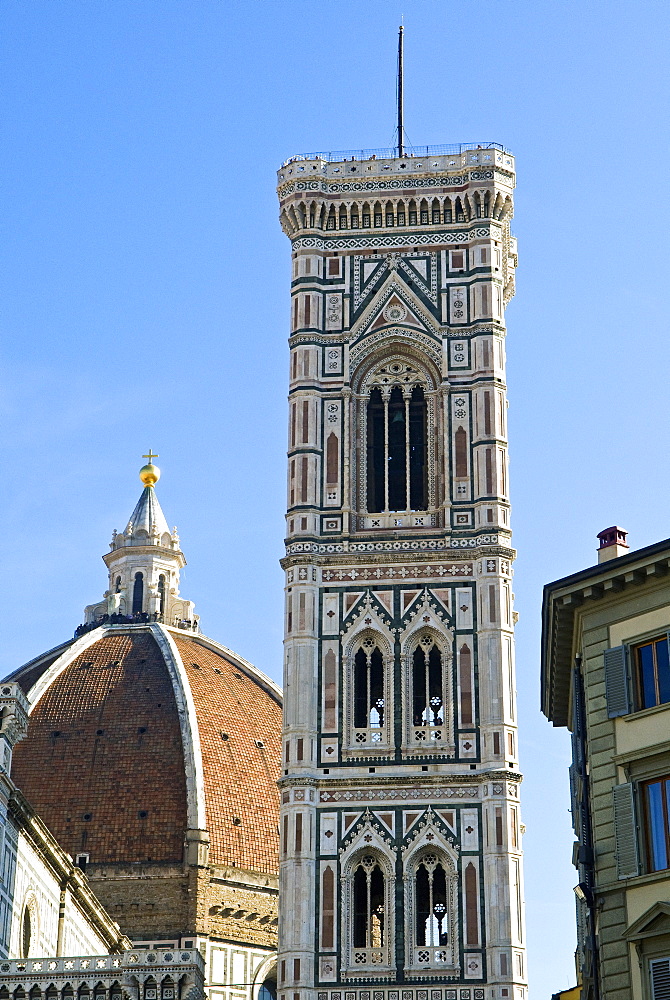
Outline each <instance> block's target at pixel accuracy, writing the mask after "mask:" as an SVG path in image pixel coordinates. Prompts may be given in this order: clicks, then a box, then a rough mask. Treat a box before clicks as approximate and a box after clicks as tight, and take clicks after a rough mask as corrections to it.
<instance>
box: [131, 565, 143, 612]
mask: <svg viewBox="0 0 670 1000" xmlns="http://www.w3.org/2000/svg"><path fill="white" fill-rule="evenodd" d="M143 604H144V577H143V576H142V574H141V573H136V574H135V582H134V583H133V614H137V613H141V611H142V606H143Z"/></svg>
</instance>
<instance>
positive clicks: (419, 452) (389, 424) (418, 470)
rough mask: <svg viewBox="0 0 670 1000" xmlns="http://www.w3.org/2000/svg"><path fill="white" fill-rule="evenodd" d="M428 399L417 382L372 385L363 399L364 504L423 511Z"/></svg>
mask: <svg viewBox="0 0 670 1000" xmlns="http://www.w3.org/2000/svg"><path fill="white" fill-rule="evenodd" d="M426 450H427V449H426V399H425V395H424V391H423V389H422V387H421V386H420V385H415V386H414V387H413V388H412V389H411V390H408V388H407V387H406V386H403V387H401V386H400V385H394V386H393V387H392V388H391V390H390V392H388V391H386V390H385V391H384V393H383V394H382V391H381V389H379V388H378V387H374V388H373V389H372V390H371V392H370V396H369V399H368V404H367V509H368V513H371V514H373V513H374V514H376V513H381V512H382V511H410V510H425V509H426V507H427V489H426Z"/></svg>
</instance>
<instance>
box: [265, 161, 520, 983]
mask: <svg viewBox="0 0 670 1000" xmlns="http://www.w3.org/2000/svg"><path fill="white" fill-rule="evenodd" d="M514 183H515V174H514V160H513V157H512V156H511V154H510V153H509V152H508V151H506V150H505V149H503V148H502V147H501V146H498V145H496V144H488V145H482V146H454V147H448V146H444V147H433V148H424V149H422V150H421V151H420V153H419V151H417V150H415V151H414V152H413V154H412V155H397V151H395V150H377V151H370V152H367V153H366V152H363V153H361V152H355V153H349V154H344V153H343V154H315V155H311V156H299V157H295V158H294V159H291V160H289V161H288V162H286V163H285V164H284V165H283V166H282V167H281V169H280V170H279V173H278V195H279V201H280V211H281V223H282V226H283V229H284V232H285V233H286V235H287V236H288V237H289V239H290V240H291V251H292V256H291V260H292V281H291V314H290V315H291V335H290V371H289V421H288V423H289V435H288V436H289V449H288V483H287V486H288V511H287V519H286V536H287V537H286V556H285V559H284V560H283V563H282V565H283V567H284V570H285V574H286V621H285V663H284V678H285V683H284V734H283V770H282V778H281V781H280V788H281V838H282V839H281V875H280V905H281V913H280V925H279V927H280V930H279V934H280V942H279V991H280V995H281V998H282V1000H317V998H318V1000H341V998H342V997H343V996H344V997H346V1000H370V997H371V996H373V997H374V1000H399V998H400V996H401V991H402V1000H427V998H428V996H429V991H430V997H431V1000H450V998H456V997H458V1000H477V998H484V997H486V1000H493V998H495V1000H500V998H510V1000H511V998H516V1000H520V998H522V997H525V996H526V985H525V984H526V967H525V937H524V904H523V884H522V859H521V823H520V805H519V787H520V782H521V774H520V772H519V766H518V750H517V717H516V693H515V675H514V659H513V625H514V613H513V609H512V603H513V595H512V560H513V558H514V555H515V553H514V550H513V549H512V543H511V533H510V503H509V486H508V473H507V402H506V385H505V320H504V309H505V305H506V303H507V302H508V300H509V299H510V297H511V296H512V294H513V291H514V269H515V265H516V246H515V241H514V239H513V237H512V236H511V233H510V220H511V216H512V196H513V189H514ZM343 990H344V991H346V992H344V993H343V992H342V991H343ZM371 990H372V991H373V993H371Z"/></svg>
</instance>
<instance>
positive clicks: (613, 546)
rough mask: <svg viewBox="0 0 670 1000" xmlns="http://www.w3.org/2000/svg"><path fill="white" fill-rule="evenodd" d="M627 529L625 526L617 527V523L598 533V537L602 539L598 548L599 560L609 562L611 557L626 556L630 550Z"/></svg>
mask: <svg viewBox="0 0 670 1000" xmlns="http://www.w3.org/2000/svg"><path fill="white" fill-rule="evenodd" d="M627 534H628V532H627V531H624V530H623V528H617V526H616V525H614V527H612V528H605V530H604V531H601V532H600V533H599V534H598V539H599V541H600V547H599V549H598V562H599V563H603V562H607V561H608V560H609V559H618V558H619V556H625V555H626V553H627V552H628V548H629V546H628V545H627V543H626V535H627Z"/></svg>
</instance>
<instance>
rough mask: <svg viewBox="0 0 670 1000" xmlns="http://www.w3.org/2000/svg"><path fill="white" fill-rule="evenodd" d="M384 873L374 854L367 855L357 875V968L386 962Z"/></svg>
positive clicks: (354, 903)
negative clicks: (384, 950)
mask: <svg viewBox="0 0 670 1000" xmlns="http://www.w3.org/2000/svg"><path fill="white" fill-rule="evenodd" d="M385 905H386V900H385V892H384V873H383V872H382V870H381V868H380V867H379V864H378V862H377V859H376V858H375V856H374V855H372V854H366V855H364V856H363V857H362V858H361V860H360V861H359V863H358V864H357V866H356V867H355V869H354V872H353V926H352V930H353V936H352V944H353V947H354V954H353V960H354V965H372V964H378V963H380V962H383V961H384V952H383V951H382V949H384V948H385V946H386V919H385V917H386V913H385Z"/></svg>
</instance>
